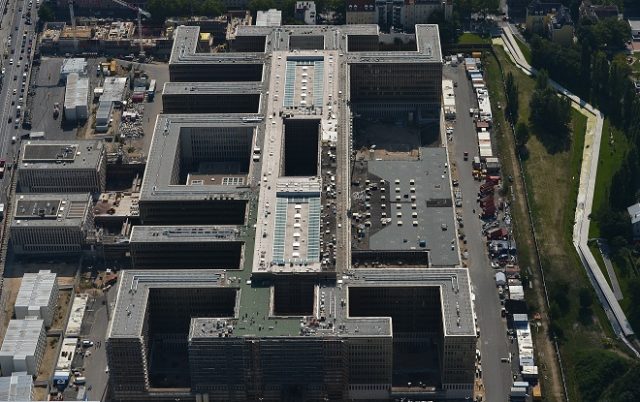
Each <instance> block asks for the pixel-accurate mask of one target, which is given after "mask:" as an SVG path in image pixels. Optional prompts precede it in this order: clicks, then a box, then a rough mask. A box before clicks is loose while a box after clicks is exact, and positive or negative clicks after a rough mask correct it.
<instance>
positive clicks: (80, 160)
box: [19, 140, 104, 169]
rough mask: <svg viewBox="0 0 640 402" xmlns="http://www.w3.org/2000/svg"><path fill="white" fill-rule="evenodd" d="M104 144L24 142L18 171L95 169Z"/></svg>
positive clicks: (99, 160) (94, 141) (91, 142)
mask: <svg viewBox="0 0 640 402" xmlns="http://www.w3.org/2000/svg"><path fill="white" fill-rule="evenodd" d="M103 154H104V144H103V143H102V141H97V140H74V141H53V140H38V141H26V142H25V143H24V145H23V146H22V152H21V154H20V161H19V164H20V165H19V168H20V169H97V167H98V166H99V165H100V163H101V158H102V156H103Z"/></svg>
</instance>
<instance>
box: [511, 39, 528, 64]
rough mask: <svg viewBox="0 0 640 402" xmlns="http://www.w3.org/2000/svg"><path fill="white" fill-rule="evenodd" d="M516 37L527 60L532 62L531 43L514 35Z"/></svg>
mask: <svg viewBox="0 0 640 402" xmlns="http://www.w3.org/2000/svg"><path fill="white" fill-rule="evenodd" d="M514 38H515V40H516V43H517V44H518V47H520V51H521V52H522V54H523V55H524V58H525V60H526V61H527V63H529V64H531V60H532V58H531V49H530V48H529V45H527V44H526V43H524V42H523V41H521V40H520V38H518V37H517V36H514Z"/></svg>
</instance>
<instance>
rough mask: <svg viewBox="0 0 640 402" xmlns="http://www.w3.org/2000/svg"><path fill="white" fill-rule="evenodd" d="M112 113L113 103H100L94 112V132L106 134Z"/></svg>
mask: <svg viewBox="0 0 640 402" xmlns="http://www.w3.org/2000/svg"><path fill="white" fill-rule="evenodd" d="M112 113H113V102H100V103H99V104H98V109H97V110H96V132H98V133H106V132H107V131H108V130H109V124H111V114H112Z"/></svg>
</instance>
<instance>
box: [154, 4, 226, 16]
mask: <svg viewBox="0 0 640 402" xmlns="http://www.w3.org/2000/svg"><path fill="white" fill-rule="evenodd" d="M146 9H147V10H148V11H149V12H150V13H151V17H152V18H153V19H154V20H156V21H164V20H165V19H167V18H168V17H189V16H194V15H204V16H208V17H215V16H218V15H221V14H223V13H224V12H225V8H224V6H223V5H222V3H221V2H220V1H219V0H148V1H147V6H146Z"/></svg>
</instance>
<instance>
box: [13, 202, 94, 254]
mask: <svg viewBox="0 0 640 402" xmlns="http://www.w3.org/2000/svg"><path fill="white" fill-rule="evenodd" d="M17 199H18V200H17V202H16V204H15V210H14V213H13V217H12V221H11V242H12V244H13V250H14V252H15V253H16V254H77V253H79V252H80V251H81V250H82V247H83V246H84V245H85V244H86V243H87V241H88V238H90V237H92V236H93V231H94V220H93V204H92V200H91V195H90V194H88V193H85V194H18V195H17Z"/></svg>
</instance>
